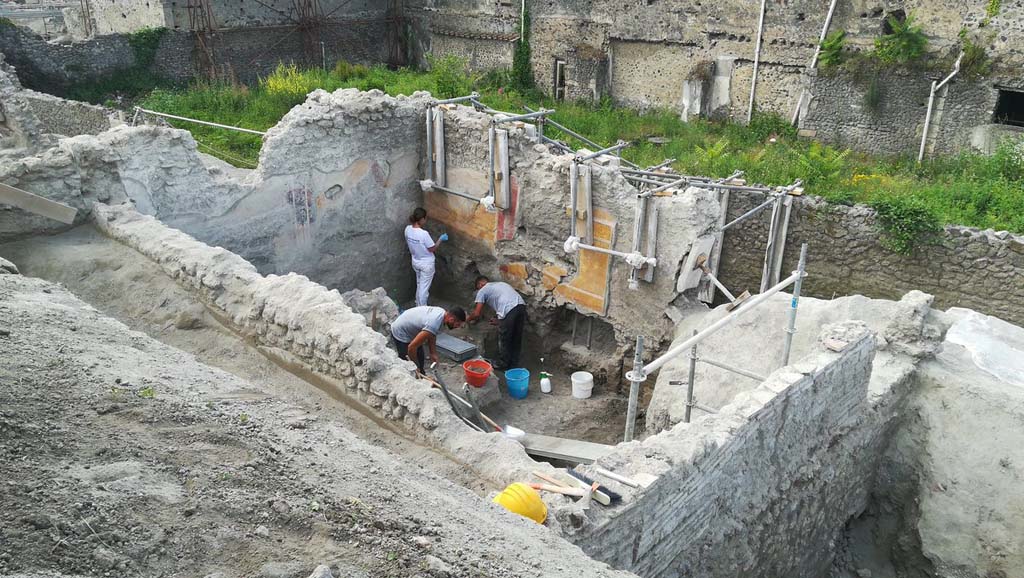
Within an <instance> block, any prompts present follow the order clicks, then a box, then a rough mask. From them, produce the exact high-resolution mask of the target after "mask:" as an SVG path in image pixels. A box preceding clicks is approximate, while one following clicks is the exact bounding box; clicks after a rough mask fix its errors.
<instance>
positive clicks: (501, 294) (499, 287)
mask: <svg viewBox="0 0 1024 578" xmlns="http://www.w3.org/2000/svg"><path fill="white" fill-rule="evenodd" d="M484 305H487V306H488V307H490V308H491V309H493V310H494V313H495V314H496V315H497V316H498V321H497V325H498V348H499V350H500V357H501V360H500V361H499V363H498V364H497V365H495V366H494V368H495V369H511V368H513V367H519V355H520V353H521V352H522V350H523V330H524V329H526V302H525V301H523V298H522V296H520V295H519V292H518V291H516V290H515V289H513V288H512V286H511V285H509V284H508V283H502V282H501V281H498V282H492V281H491V280H490V279H488V278H487V277H485V276H483V275H480V276H479V277H477V278H476V308H475V309H473V312H472V313H470V314H469V316H468V317H466V321H467V322H470V323H472V322H474V321H476V320H477V319H480V316H481V314H483V311H484ZM492 323H493V321H492Z"/></svg>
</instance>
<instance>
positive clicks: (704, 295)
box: [697, 189, 729, 303]
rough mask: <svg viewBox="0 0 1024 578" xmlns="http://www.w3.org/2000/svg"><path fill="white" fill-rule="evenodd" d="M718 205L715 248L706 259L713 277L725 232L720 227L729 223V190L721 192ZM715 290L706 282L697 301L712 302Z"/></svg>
mask: <svg viewBox="0 0 1024 578" xmlns="http://www.w3.org/2000/svg"><path fill="white" fill-rule="evenodd" d="M718 204H719V206H720V207H721V212H719V213H718V229H717V230H716V232H715V246H714V247H712V248H711V257H710V258H709V259H708V269H711V274H712V275H714V276H715V277H718V262H719V261H720V260H721V258H722V245H723V244H724V243H725V231H723V230H722V226H723V225H725V224H726V223H728V222H729V221H728V216H729V214H728V213H729V189H723V190H722V192H721V194H720V195H719V197H718ZM715 289H716V287H715V284H714V283H712V282H711V281H708V282H707V284H705V285H704V287H703V288H702V289H701V290H700V294H699V295H698V296H697V299H700V300H701V301H703V302H704V303H712V302H714V300H715Z"/></svg>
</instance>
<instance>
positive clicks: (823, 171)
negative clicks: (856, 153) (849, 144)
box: [795, 142, 850, 186]
mask: <svg viewBox="0 0 1024 578" xmlns="http://www.w3.org/2000/svg"><path fill="white" fill-rule="evenodd" d="M795 156H796V162H797V163H798V164H799V165H800V168H801V169H802V170H803V173H804V177H803V180H804V183H805V184H807V185H817V186H822V185H834V184H836V183H837V182H838V181H839V177H840V176H841V175H842V174H843V173H845V172H846V158H847V157H848V156H850V149H846V150H842V151H840V150H836V149H834V148H832V147H830V146H828V145H823V144H821V143H819V142H812V143H811V144H810V146H809V147H808V148H807V152H804V153H799V152H797V153H796V154H795Z"/></svg>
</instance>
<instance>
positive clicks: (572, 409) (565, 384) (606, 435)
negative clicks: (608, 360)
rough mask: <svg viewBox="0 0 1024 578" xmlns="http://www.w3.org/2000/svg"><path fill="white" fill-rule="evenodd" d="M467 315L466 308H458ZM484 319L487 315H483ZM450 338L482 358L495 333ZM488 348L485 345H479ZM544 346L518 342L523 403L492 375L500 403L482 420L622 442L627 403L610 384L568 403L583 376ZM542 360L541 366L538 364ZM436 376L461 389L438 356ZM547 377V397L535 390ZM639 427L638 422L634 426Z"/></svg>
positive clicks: (471, 331) (483, 328)
mask: <svg viewBox="0 0 1024 578" xmlns="http://www.w3.org/2000/svg"><path fill="white" fill-rule="evenodd" d="M431 304H432V305H438V306H442V307H452V306H454V305H456V304H455V303H452V302H449V301H445V300H437V299H431ZM459 305H461V306H462V307H463V308H466V309H467V311H468V310H469V304H465V303H462V304H459ZM485 315H489V313H485ZM449 333H450V334H451V335H452V336H454V337H458V338H459V339H462V340H464V341H468V342H470V343H474V344H476V345H477V347H478V350H481V351H484V355H485V356H490V355H493V354H494V353H495V352H494V351H492V349H493V347H496V340H497V328H495V327H493V326H491V325H489V323H488V322H487V321H480V322H479V323H477V324H475V325H470V326H466V327H463V328H460V329H456V330H454V331H450V332H449ZM488 342H490V345H485V343H488ZM543 343H544V340H542V339H540V338H539V337H537V336H536V335H533V334H532V333H531V332H530V331H527V334H526V335H525V337H524V340H523V352H522V356H521V362H522V363H521V364H520V366H521V367H524V368H526V369H528V370H529V371H530V386H529V391H528V394H527V396H526V398H525V399H515V398H513V397H512V396H510V395H509V394H508V388H507V387H506V383H505V377H504V372H503V371H497V372H495V374H496V375H497V377H498V381H499V389H500V391H501V399H500V400H498V401H495V402H494V403H491V404H490V405H488V406H486V407H484V408H483V411H484V413H485V414H487V416H488V417H490V418H491V419H493V420H495V421H496V422H498V424H500V425H506V424H510V425H513V426H515V427H517V428H519V429H522V430H524V431H527V432H531V433H538V434H544V435H549V436H555V437H561V438H569V439H577V440H584V441H589V442H594V443H602V444H608V445H615V444H617V443H619V442H621V441H622V435H623V430H624V428H625V423H626V417H625V416H626V405H627V400H626V398H625V397H624V396H623V395H622V394H621V392H619V391H617V387H616V384H614V383H603V384H600V385H595V386H594V389H593V391H592V394H591V397H590V398H589V399H576V398H573V397H572V384H571V381H570V378H569V376H570V375H571V374H572V372H573V371H578V370H586V369H588V368H586V367H576V366H575V365H574V363H573V362H572V361H570V360H568V359H566V356H565V355H564V354H562V352H561V351H560V350H559V349H558V348H556V347H545V346H544V344H543ZM542 357H543V359H544V362H543V364H542V363H541V358H542ZM441 360H442V363H441V364H440V367H441V371H442V372H443V373H442V375H443V376H444V379H445V380H446V383H447V384H448V385H450V386H452V385H454V386H457V387H461V385H462V383H463V382H464V381H465V373H464V371H463V369H462V364H461V363H456V362H453V361H451V360H450V359H448V358H446V357H444V356H442V357H441ZM541 371H547V372H548V373H550V374H551V375H552V377H551V381H552V388H551V393H550V394H546V393H542V392H541V390H540V372H541ZM640 423H641V424H642V423H643V420H642V419H641V420H640Z"/></svg>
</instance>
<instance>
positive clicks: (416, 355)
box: [391, 306, 466, 373]
mask: <svg viewBox="0 0 1024 578" xmlns="http://www.w3.org/2000/svg"><path fill="white" fill-rule="evenodd" d="M465 320H466V312H465V311H463V310H462V308H461V307H456V308H454V309H452V310H451V311H445V310H444V309H443V308H441V307H429V306H424V307H413V308H412V309H407V310H405V311H404V312H402V314H401V315H399V316H398V319H395V321H394V322H393V323H392V324H391V339H393V340H394V341H395V349H396V350H397V351H398V357H399V358H400V359H408V360H409V361H412V362H413V363H415V364H416V367H418V368H419V370H420V373H422V372H423V366H424V365H426V357H427V355H426V349H427V348H430V360H431V361H433V362H434V363H437V361H438V357H437V334H438V333H441V327H442V326H444V327H447V328H448V329H458V328H459V327H461V326H462V323H463V322H464V321H465Z"/></svg>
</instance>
